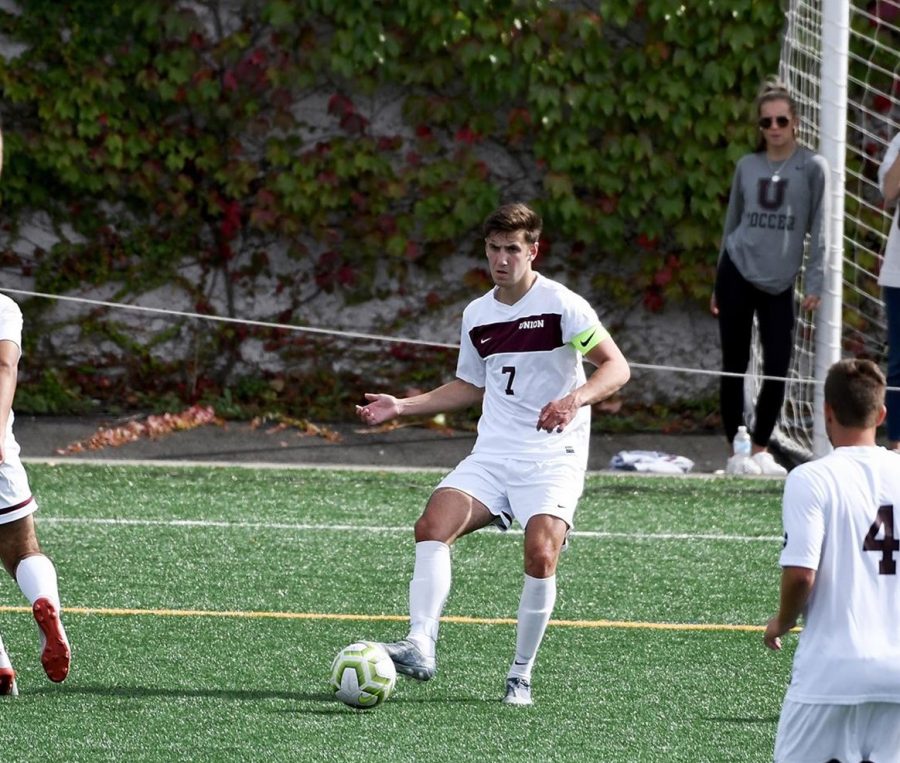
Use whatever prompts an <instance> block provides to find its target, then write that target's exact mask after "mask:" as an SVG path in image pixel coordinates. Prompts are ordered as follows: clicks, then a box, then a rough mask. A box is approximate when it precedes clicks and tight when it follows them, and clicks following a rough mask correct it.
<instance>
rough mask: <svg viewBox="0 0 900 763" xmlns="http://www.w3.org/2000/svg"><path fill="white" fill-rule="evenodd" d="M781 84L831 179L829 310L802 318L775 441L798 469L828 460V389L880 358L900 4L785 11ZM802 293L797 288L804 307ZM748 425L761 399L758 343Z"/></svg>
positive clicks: (799, 2)
mask: <svg viewBox="0 0 900 763" xmlns="http://www.w3.org/2000/svg"><path fill="white" fill-rule="evenodd" d="M785 18H786V23H785V33H784V38H783V43H782V53H781V62H780V71H779V74H780V76H781V77H782V79H783V80H785V82H786V83H787V84H788V87H789V89H790V90H791V92H792V94H793V95H794V96H795V98H796V99H797V101H798V103H799V108H800V118H801V123H802V126H801V131H800V138H801V141H802V142H803V143H804V144H806V145H808V146H810V147H811V148H814V149H816V150H818V151H819V153H821V154H822V155H823V156H824V157H825V159H826V160H827V161H828V165H829V168H830V171H831V188H830V249H829V257H828V260H829V261H828V264H827V271H826V277H825V288H824V293H823V294H822V304H821V305H820V306H819V309H818V310H817V311H816V313H815V314H811V315H810V314H803V313H801V312H800V311H799V304H798V312H797V322H796V329H795V338H794V349H793V359H792V362H791V369H790V371H789V374H788V379H789V380H788V382H787V393H786V399H785V405H784V408H783V409H782V413H781V416H780V418H779V421H778V424H777V426H776V431H775V433H774V434H773V440H774V442H775V444H776V445H777V446H778V447H779V448H781V449H782V450H783V451H785V452H786V453H788V454H789V455H790V456H791V457H792V458H794V459H795V460H807V459H810V458H813V457H816V456H820V455H823V454H825V453H827V452H828V451H829V450H830V449H831V446H830V444H829V442H828V439H827V437H826V435H825V427H824V419H823V416H822V401H823V382H824V379H825V375H826V373H827V371H828V368H829V367H830V366H831V364H832V363H833V362H834V361H835V360H838V359H839V358H841V357H851V356H853V357H869V358H872V359H874V360H876V361H881V360H882V359H883V355H884V350H885V320H884V309H883V305H882V301H881V292H880V288H879V287H878V285H877V271H878V265H879V262H880V258H881V254H882V252H883V251H884V244H885V241H886V239H887V232H888V230H889V226H890V223H891V220H890V215H889V212H890V210H885V209H884V208H883V203H882V199H881V194H880V191H879V189H878V181H877V169H878V165H879V164H880V162H881V158H882V157H883V156H884V152H885V149H886V147H887V144H888V143H889V142H890V140H891V138H892V137H893V136H894V135H895V134H896V132H897V131H898V129H900V125H898V123H900V101H898V96H900V0H878V1H877V2H869V1H868V0H853V2H851V0H789V7H788V8H786V11H785ZM800 294H802V277H801V279H800V282H799V283H798V298H799V295H800ZM754 345H755V349H754V352H753V359H752V360H751V369H750V373H748V375H747V383H746V390H745V392H746V395H745V397H746V400H747V407H748V411H747V413H748V415H749V416H751V417H752V404H753V401H754V400H755V398H756V395H757V394H758V392H759V387H760V384H761V380H760V378H759V377H760V375H761V374H762V359H761V356H760V354H759V347H758V343H757V342H755V343H754Z"/></svg>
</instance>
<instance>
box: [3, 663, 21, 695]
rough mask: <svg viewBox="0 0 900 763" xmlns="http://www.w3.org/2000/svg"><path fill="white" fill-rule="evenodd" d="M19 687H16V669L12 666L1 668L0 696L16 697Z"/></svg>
mask: <svg viewBox="0 0 900 763" xmlns="http://www.w3.org/2000/svg"><path fill="white" fill-rule="evenodd" d="M18 694H19V689H18V687H16V671H15V670H13V669H12V668H11V667H8V668H0V696H11V697H16V696H18Z"/></svg>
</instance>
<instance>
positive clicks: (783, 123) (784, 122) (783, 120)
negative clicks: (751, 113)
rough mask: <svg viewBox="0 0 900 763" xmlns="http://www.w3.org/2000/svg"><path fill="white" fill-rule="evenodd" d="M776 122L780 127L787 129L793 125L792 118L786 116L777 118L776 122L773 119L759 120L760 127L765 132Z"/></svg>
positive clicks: (763, 118) (764, 118)
mask: <svg viewBox="0 0 900 763" xmlns="http://www.w3.org/2000/svg"><path fill="white" fill-rule="evenodd" d="M773 121H774V122H775V124H777V125H778V126H779V127H787V126H788V125H789V124H790V123H791V118H790V117H786V116H783V115H782V116H780V117H775V118H774V120H773V118H772V117H762V118H761V119H760V120H759V126H760V127H761V128H762V129H763V130H768V129H769V128H770V127H771V126H772V122H773Z"/></svg>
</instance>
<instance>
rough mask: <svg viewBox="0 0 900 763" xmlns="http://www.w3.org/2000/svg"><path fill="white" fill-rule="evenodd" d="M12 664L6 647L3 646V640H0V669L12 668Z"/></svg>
mask: <svg viewBox="0 0 900 763" xmlns="http://www.w3.org/2000/svg"><path fill="white" fill-rule="evenodd" d="M11 667H12V663H11V662H10V661H9V655H8V654H7V653H6V647H5V646H3V639H2V638H0V668H11Z"/></svg>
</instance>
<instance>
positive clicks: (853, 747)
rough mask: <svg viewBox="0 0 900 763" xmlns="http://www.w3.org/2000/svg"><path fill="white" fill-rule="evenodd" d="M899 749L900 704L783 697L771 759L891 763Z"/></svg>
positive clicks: (807, 762)
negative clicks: (831, 702)
mask: <svg viewBox="0 0 900 763" xmlns="http://www.w3.org/2000/svg"><path fill="white" fill-rule="evenodd" d="M898 750H900V703H895V702H865V703H863V704H860V705H813V704H808V703H806V702H792V701H790V700H787V699H786V700H785V701H784V706H783V707H782V708H781V718H780V719H779V721H778V733H777V734H776V736H775V763H825V762H826V761H831V760H838V761H840V763H861V762H862V761H872V763H891V761H895V760H897V754H898V753H897V751H898Z"/></svg>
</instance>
